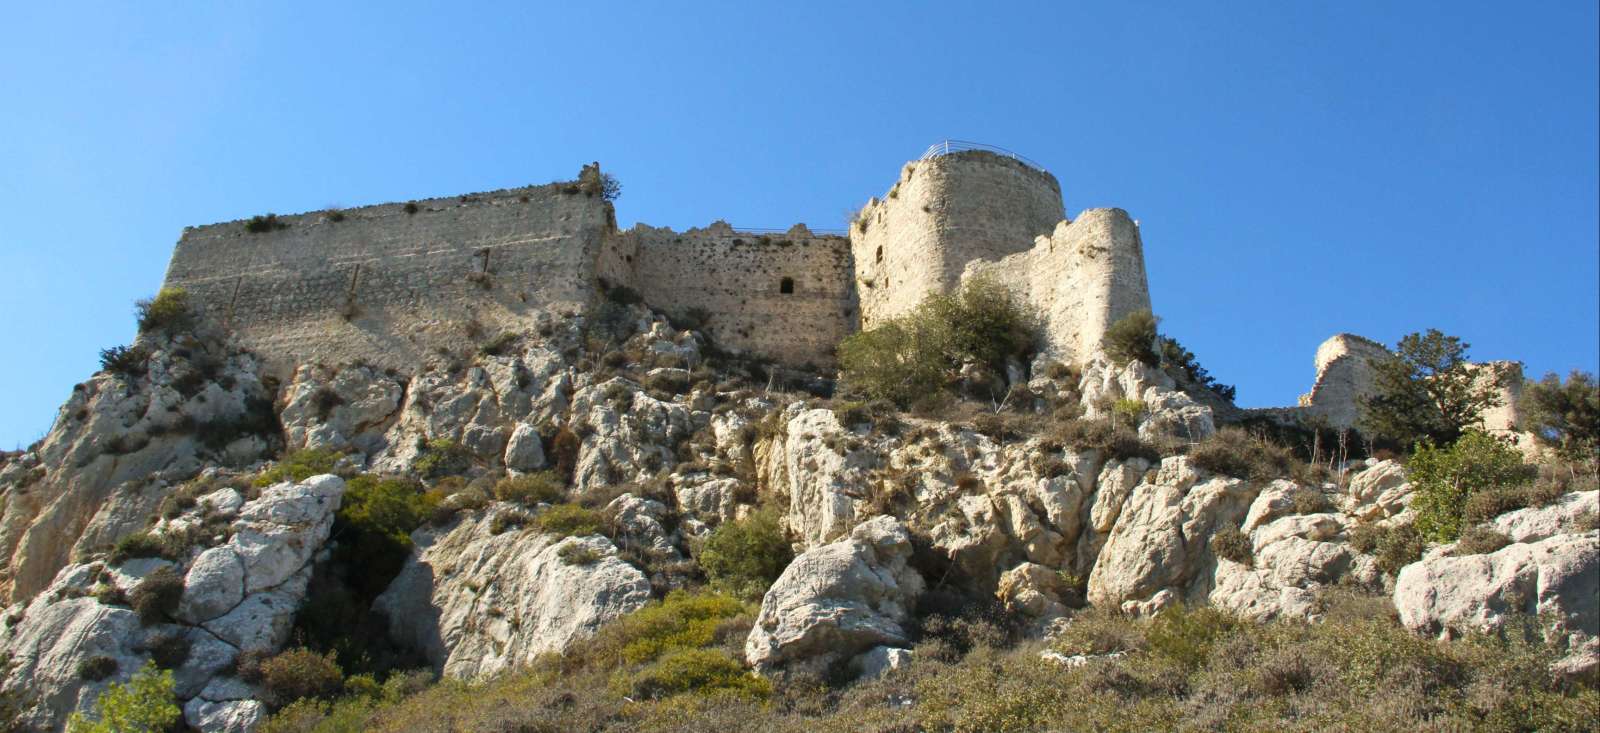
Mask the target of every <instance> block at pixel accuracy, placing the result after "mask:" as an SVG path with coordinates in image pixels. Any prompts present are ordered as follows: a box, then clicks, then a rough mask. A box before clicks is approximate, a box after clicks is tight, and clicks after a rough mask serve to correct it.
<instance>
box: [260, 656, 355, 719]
mask: <svg viewBox="0 0 1600 733" xmlns="http://www.w3.org/2000/svg"><path fill="white" fill-rule="evenodd" d="M343 686H344V670H342V669H340V668H339V663H338V662H337V661H336V660H335V659H334V657H333V655H332V654H318V653H316V652H314V651H311V650H310V649H306V648H303V647H302V648H299V649H290V650H288V651H285V652H282V653H280V654H278V655H276V656H273V657H272V658H270V659H267V660H266V661H263V662H262V663H261V697H262V701H263V702H266V703H267V704H269V705H272V706H274V707H282V706H284V705H288V704H289V703H291V702H294V701H295V700H300V699H303V698H316V699H329V698H332V697H333V696H334V695H337V694H339V691H340V690H341V689H342V688H343Z"/></svg>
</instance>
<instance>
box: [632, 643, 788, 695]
mask: <svg viewBox="0 0 1600 733" xmlns="http://www.w3.org/2000/svg"><path fill="white" fill-rule="evenodd" d="M614 686H615V687H616V688H619V690H620V691H622V692H624V693H626V694H628V695H629V696H630V697H637V698H642V699H645V700H660V699H663V698H667V697H671V696H673V695H681V694H684V693H687V692H693V693H696V694H700V695H717V696H718V697H719V698H722V697H726V696H736V697H750V698H756V699H761V698H765V697H767V696H769V695H771V694H772V682H771V681H770V680H768V679H767V678H765V677H760V676H757V675H755V674H753V673H750V672H746V671H745V669H744V667H743V665H740V664H739V663H738V662H737V661H735V660H734V659H733V657H730V656H729V655H728V653H727V652H725V651H722V650H721V649H679V650H676V651H673V652H669V653H667V654H665V655H663V656H662V657H661V658H660V659H657V660H656V661H654V662H651V663H650V664H648V665H646V666H645V667H644V668H643V669H640V670H639V671H637V672H634V673H632V674H628V675H620V676H618V678H617V681H616V683H614Z"/></svg>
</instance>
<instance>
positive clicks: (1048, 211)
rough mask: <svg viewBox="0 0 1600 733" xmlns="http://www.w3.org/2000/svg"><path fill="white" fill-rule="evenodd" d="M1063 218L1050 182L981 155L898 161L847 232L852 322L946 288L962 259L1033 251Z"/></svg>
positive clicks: (879, 317)
mask: <svg viewBox="0 0 1600 733" xmlns="http://www.w3.org/2000/svg"><path fill="white" fill-rule="evenodd" d="M1063 218H1065V214H1064V211H1063V208H1062V203H1061V187H1060V185H1059V184H1058V183H1056V179H1055V177H1054V176H1052V175H1050V174H1049V173H1046V172H1044V171H1040V170H1037V169H1034V168H1031V167H1029V166H1027V165H1025V164H1023V163H1021V162H1020V161H1017V160H1015V159H1012V158H1007V157H1003V156H999V155H995V154H993V153H988V152H983V151H967V152H960V153H952V154H949V155H941V156H938V157H935V158H929V159H926V160H918V161H914V162H911V163H907V164H906V165H905V166H904V167H903V168H902V169H901V171H900V178H899V179H898V180H897V181H895V184H894V186H893V187H891V188H890V189H889V192H888V193H887V194H886V195H885V197H884V198H883V199H882V200H879V199H876V198H874V199H872V200H870V201H868V202H867V205H866V207H865V208H863V209H862V210H861V211H860V212H859V213H858V214H857V216H856V220H855V222H854V223H853V224H852V225H851V228H850V241H851V247H852V249H853V250H854V253H855V262H856V286H857V289H858V291H859V293H860V301H861V325H862V327H864V328H871V327H872V326H874V325H876V324H878V323H880V322H882V321H884V320H886V319H889V318H893V317H895V316H898V315H901V314H903V313H905V312H906V311H908V310H910V309H911V308H913V307H915V306H916V304H917V303H919V302H921V301H922V299H923V298H924V297H926V296H927V295H928V294H929V293H932V292H946V291H948V290H949V289H951V288H953V287H955V286H956V284H957V283H958V282H959V280H960V277H961V273H962V271H963V270H964V269H965V268H966V266H967V263H968V262H971V261H973V260H978V259H988V260H998V259H1000V258H1002V257H1005V256H1006V255H1010V254H1014V253H1017V252H1023V251H1026V250H1028V249H1029V248H1031V247H1032V246H1033V242H1034V238H1035V237H1038V236H1040V235H1048V234H1049V233H1050V232H1051V231H1052V230H1053V229H1054V228H1055V226H1056V224H1057V222H1060V221H1061V220H1062V219H1063Z"/></svg>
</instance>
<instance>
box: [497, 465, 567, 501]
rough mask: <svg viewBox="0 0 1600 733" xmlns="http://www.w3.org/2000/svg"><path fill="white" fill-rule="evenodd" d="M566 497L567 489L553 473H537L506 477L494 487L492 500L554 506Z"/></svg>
mask: <svg viewBox="0 0 1600 733" xmlns="http://www.w3.org/2000/svg"><path fill="white" fill-rule="evenodd" d="M566 495H567V487H566V486H563V485H562V483H561V479H560V478H558V477H557V476H556V474H555V472H554V471H539V472H537V473H527V474H523V475H521V476H508V477H506V478H503V479H500V480H499V481H498V482H496V483H495V485H494V498H496V499H499V500H500V501H511V502H516V503H518V504H523V505H526V506H532V505H534V504H538V503H540V502H544V503H547V504H554V503H555V502H558V501H561V500H562V499H563V498H565V497H566Z"/></svg>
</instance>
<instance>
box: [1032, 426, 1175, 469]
mask: <svg viewBox="0 0 1600 733" xmlns="http://www.w3.org/2000/svg"><path fill="white" fill-rule="evenodd" d="M1045 437H1046V440H1047V441H1049V443H1050V444H1051V445H1058V446H1062V447H1071V448H1075V449H1078V450H1095V451H1099V453H1100V455H1102V456H1105V457H1106V458H1107V459H1108V460H1109V459H1113V458H1114V459H1116V460H1121V461H1125V460H1127V459H1129V458H1143V459H1145V460H1147V461H1151V462H1156V461H1160V460H1161V451H1160V449H1159V448H1158V447H1157V446H1154V445H1151V444H1150V443H1147V442H1145V441H1144V440H1143V439H1141V438H1140V437H1139V434H1138V433H1137V432H1134V430H1133V429H1132V428H1130V427H1127V426H1118V425H1117V424H1115V423H1113V422H1112V421H1111V420H1109V419H1098V420H1095V419H1088V418H1078V419H1068V420H1060V421H1057V422H1056V424H1055V425H1054V426H1053V427H1052V428H1051V429H1050V430H1049V432H1047V433H1046V436H1045Z"/></svg>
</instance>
